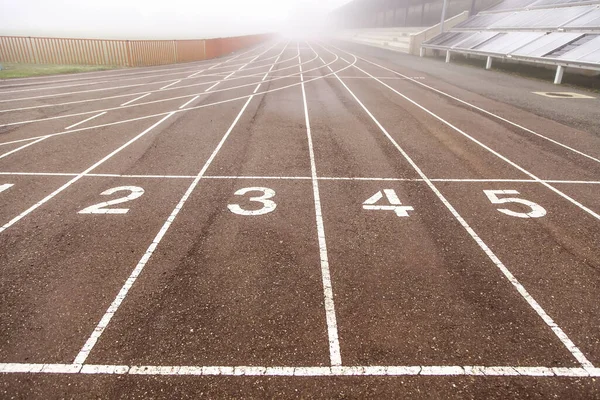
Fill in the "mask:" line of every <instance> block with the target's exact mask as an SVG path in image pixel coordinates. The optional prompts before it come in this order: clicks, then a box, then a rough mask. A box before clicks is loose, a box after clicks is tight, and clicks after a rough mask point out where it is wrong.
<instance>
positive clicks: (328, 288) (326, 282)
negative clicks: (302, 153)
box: [299, 65, 342, 366]
mask: <svg viewBox="0 0 600 400" xmlns="http://www.w3.org/2000/svg"><path fill="white" fill-rule="evenodd" d="M299 67H300V82H302V85H300V87H301V88H302V102H303V106H304V122H305V125H306V136H307V139H308V152H309V156H310V173H311V178H312V187H313V197H314V203H315V219H316V223H317V237H318V240H319V254H320V260H321V281H322V283H323V298H324V304H325V319H326V322H327V336H328V338H329V359H330V362H331V365H332V366H339V365H342V356H341V353H340V341H339V336H338V328H337V318H336V316H335V304H334V301H333V285H332V283H331V274H330V271H329V256H328V255H327V241H326V240H325V226H324V224H323V213H322V210H321V196H320V194H319V183H318V181H317V166H316V163H315V152H314V149H313V141H312V134H311V129H310V118H309V116H308V105H307V104H306V90H305V88H304V77H303V76H302V65H299Z"/></svg>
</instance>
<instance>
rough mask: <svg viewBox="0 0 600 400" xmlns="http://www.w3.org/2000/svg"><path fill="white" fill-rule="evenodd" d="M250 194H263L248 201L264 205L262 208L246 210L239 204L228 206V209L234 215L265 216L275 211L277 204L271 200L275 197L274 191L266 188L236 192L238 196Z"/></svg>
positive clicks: (245, 189)
mask: <svg viewBox="0 0 600 400" xmlns="http://www.w3.org/2000/svg"><path fill="white" fill-rule="evenodd" d="M248 192H262V196H255V197H250V198H249V199H248V200H250V201H256V202H258V203H261V204H262V207H261V208H259V209H258V210H244V209H243V208H242V207H241V206H240V205H239V204H228V205H227V208H228V209H229V211H231V212H232V213H234V214H239V215H263V214H267V213H270V212H271V211H273V210H275V207H277V204H275V202H274V201H273V200H270V199H271V198H273V197H274V196H275V191H274V190H273V189H269V188H265V187H248V188H243V189H240V190H238V191H237V192H235V195H236V196H243V195H245V194H246V193H248Z"/></svg>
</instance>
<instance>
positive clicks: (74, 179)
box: [0, 113, 174, 233]
mask: <svg viewBox="0 0 600 400" xmlns="http://www.w3.org/2000/svg"><path fill="white" fill-rule="evenodd" d="M172 115H174V113H170V114H168V115H166V116H165V117H163V118H162V119H161V120H160V121H158V122H156V123H154V124H153V125H152V126H151V127H149V128H148V129H146V130H144V131H143V132H142V133H140V134H138V135H137V136H135V137H134V138H133V139H130V140H129V141H128V142H127V143H125V144H123V145H121V146H120V147H119V148H117V149H116V150H113V151H112V152H111V153H110V154H108V155H107V156H105V157H104V158H102V159H101V160H100V161H98V162H96V163H95V164H94V165H92V166H91V167H89V168H87V169H86V170H85V171H83V172H82V173H80V174H79V175H77V176H76V177H74V178H73V179H71V180H70V181H68V182H67V183H65V184H64V185H62V186H61V187H59V188H58V189H56V190H55V191H54V192H52V193H50V194H49V195H48V196H46V197H44V198H43V199H42V200H40V201H38V202H37V203H35V204H34V205H32V206H31V207H29V208H28V209H27V210H25V211H23V212H22V213H21V214H19V215H17V216H16V217H14V218H13V219H11V220H10V221H8V222H7V223H6V224H4V225H3V226H2V227H0V233H2V232H4V231H5V230H7V229H8V228H10V227H11V226H12V225H14V224H16V223H17V222H18V221H19V220H21V219H22V218H24V217H25V216H27V215H28V214H29V213H31V212H32V211H34V210H35V209H37V208H38V207H40V206H42V205H43V204H45V203H46V202H48V201H49V200H51V199H52V198H53V197H54V196H56V195H57V194H59V193H60V192H62V191H63V190H65V189H66V188H68V187H69V186H71V185H72V184H73V183H75V182H77V181H78V180H79V179H81V178H82V177H84V176H85V174H87V173H89V172H91V171H92V170H93V169H95V168H96V167H98V166H99V165H100V164H102V163H104V162H105V161H107V160H108V159H109V158H111V157H112V156H114V155H115V154H117V153H118V152H120V151H121V150H123V149H124V148H125V147H127V146H129V145H130V144H131V143H133V142H135V141H136V140H138V139H139V138H141V137H142V136H144V135H145V134H146V133H148V132H150V131H151V130H152V129H154V128H155V127H157V126H158V125H160V124H161V123H162V122H163V121H165V120H166V119H167V118H170V117H171V116H172Z"/></svg>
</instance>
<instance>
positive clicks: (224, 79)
mask: <svg viewBox="0 0 600 400" xmlns="http://www.w3.org/2000/svg"><path fill="white" fill-rule="evenodd" d="M287 46H288V43H286V45H285V46H284V47H283V50H281V52H280V53H279V55H278V56H277V58H276V59H275V62H274V63H273V64H271V68H270V69H269V72H271V70H272V69H273V67H274V66H275V64H277V61H278V60H279V57H281V55H282V54H283V53H284V51H285V49H286V48H287ZM269 50H270V49H269ZM263 54H264V52H263V53H261V54H259V55H257V56H256V57H254V58H253V59H252V60H250V61H248V62H247V63H246V64H244V65H242V66H241V67H240V68H238V69H237V70H235V71H232V72H231V73H230V74H229V75H227V76H226V77H225V78H223V79H222V80H220V81H218V82H216V83H215V84H214V85H212V86H211V87H209V88H208V89H206V90H205V91H204V92H208V91H209V90H211V89H213V88H214V87H216V86H217V85H218V84H219V83H221V82H224V81H226V80H227V79H229V77H230V76H231V75H233V74H235V73H236V72H239V71H241V70H243V69H244V67H246V66H247V65H248V64H251V63H252V62H254V60H256V59H257V58H258V57H260V56H261V55H263ZM269 72H267V74H265V76H263V78H262V80H261V82H263V81H264V80H265V78H266V76H267V75H268V73H269ZM258 88H260V84H259V85H257V86H256V89H254V93H256V91H257V90H258ZM198 97H200V95H198V96H196V97H194V98H193V99H191V100H190V101H188V102H186V103H185V104H183V105H182V106H180V107H179V109H182V108H185V107H186V106H187V105H189V104H190V103H192V102H194V100H196V99H197V98H198Z"/></svg>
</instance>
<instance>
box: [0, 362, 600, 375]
mask: <svg viewBox="0 0 600 400" xmlns="http://www.w3.org/2000/svg"><path fill="white" fill-rule="evenodd" d="M0 374H93V375H115V374H116V375H124V374H128V375H154V376H159V375H162V376H291V377H294V376H295V377H307V376H315V377H316V376H325V377H326V376H332V377H333V376H429V377H432V376H476V377H498V376H529V377H539V378H552V377H578V378H596V377H600V368H588V369H585V368H577V367H541V366H539V367H517V366H496V367H494V366H478V365H439V366H436V365H406V366H401V365H398V366H396V365H368V366H343V367H342V366H337V367H266V366H265V367H263V366H245V365H243V366H189V365H187V366H178V365H131V366H130V365H96V364H87V365H77V364H33V363H32V364H25V363H22V364H21V363H2V364H0Z"/></svg>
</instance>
